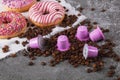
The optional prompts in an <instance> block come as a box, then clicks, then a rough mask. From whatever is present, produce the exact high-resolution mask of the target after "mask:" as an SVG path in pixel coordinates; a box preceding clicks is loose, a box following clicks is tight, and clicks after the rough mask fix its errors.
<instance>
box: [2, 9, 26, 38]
mask: <svg viewBox="0 0 120 80" xmlns="http://www.w3.org/2000/svg"><path fill="white" fill-rule="evenodd" d="M26 25H27V23H26V20H25V18H24V16H22V14H20V13H17V12H13V11H6V12H1V13H0V36H6V35H11V34H13V33H18V32H20V31H21V30H22V29H23V28H24V27H26Z"/></svg>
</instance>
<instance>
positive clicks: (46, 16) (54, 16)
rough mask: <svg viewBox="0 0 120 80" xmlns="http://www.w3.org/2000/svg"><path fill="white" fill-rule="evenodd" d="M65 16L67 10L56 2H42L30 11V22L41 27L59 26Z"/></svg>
mask: <svg viewBox="0 0 120 80" xmlns="http://www.w3.org/2000/svg"><path fill="white" fill-rule="evenodd" d="M64 16H65V9H64V8H63V6H62V5H60V4H59V3H58V2H55V1H41V2H37V3H36V4H34V5H33V6H32V7H31V8H30V9H29V18H30V20H31V21H32V22H33V23H34V24H35V25H36V26H39V27H47V26H52V25H57V24H59V23H60V22H61V21H62V20H63V19H64Z"/></svg>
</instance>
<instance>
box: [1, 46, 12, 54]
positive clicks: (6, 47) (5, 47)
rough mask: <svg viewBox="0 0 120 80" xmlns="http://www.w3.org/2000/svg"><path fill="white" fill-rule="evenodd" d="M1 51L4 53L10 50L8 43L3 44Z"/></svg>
mask: <svg viewBox="0 0 120 80" xmlns="http://www.w3.org/2000/svg"><path fill="white" fill-rule="evenodd" d="M2 51H3V52H4V53H6V52H9V51H10V50H9V46H8V45H5V46H4V47H3V48H2Z"/></svg>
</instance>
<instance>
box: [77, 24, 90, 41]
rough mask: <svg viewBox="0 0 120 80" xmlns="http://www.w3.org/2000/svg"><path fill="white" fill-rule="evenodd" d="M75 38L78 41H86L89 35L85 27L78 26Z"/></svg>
mask: <svg viewBox="0 0 120 80" xmlns="http://www.w3.org/2000/svg"><path fill="white" fill-rule="evenodd" d="M76 37H77V39H78V40H80V41H88V40H89V33H88V29H87V27H86V26H79V27H78V29H77V33H76Z"/></svg>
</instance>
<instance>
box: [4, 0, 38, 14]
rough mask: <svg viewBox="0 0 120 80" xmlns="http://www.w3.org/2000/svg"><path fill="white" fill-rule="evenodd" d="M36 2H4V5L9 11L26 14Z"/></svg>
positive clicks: (16, 0)
mask: <svg viewBox="0 0 120 80" xmlns="http://www.w3.org/2000/svg"><path fill="white" fill-rule="evenodd" d="M36 2H37V1H36V0H3V1H2V3H3V5H4V6H5V9H6V10H8V11H17V12H24V11H27V10H29V8H30V7H31V6H32V5H33V4H35V3H36Z"/></svg>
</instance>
